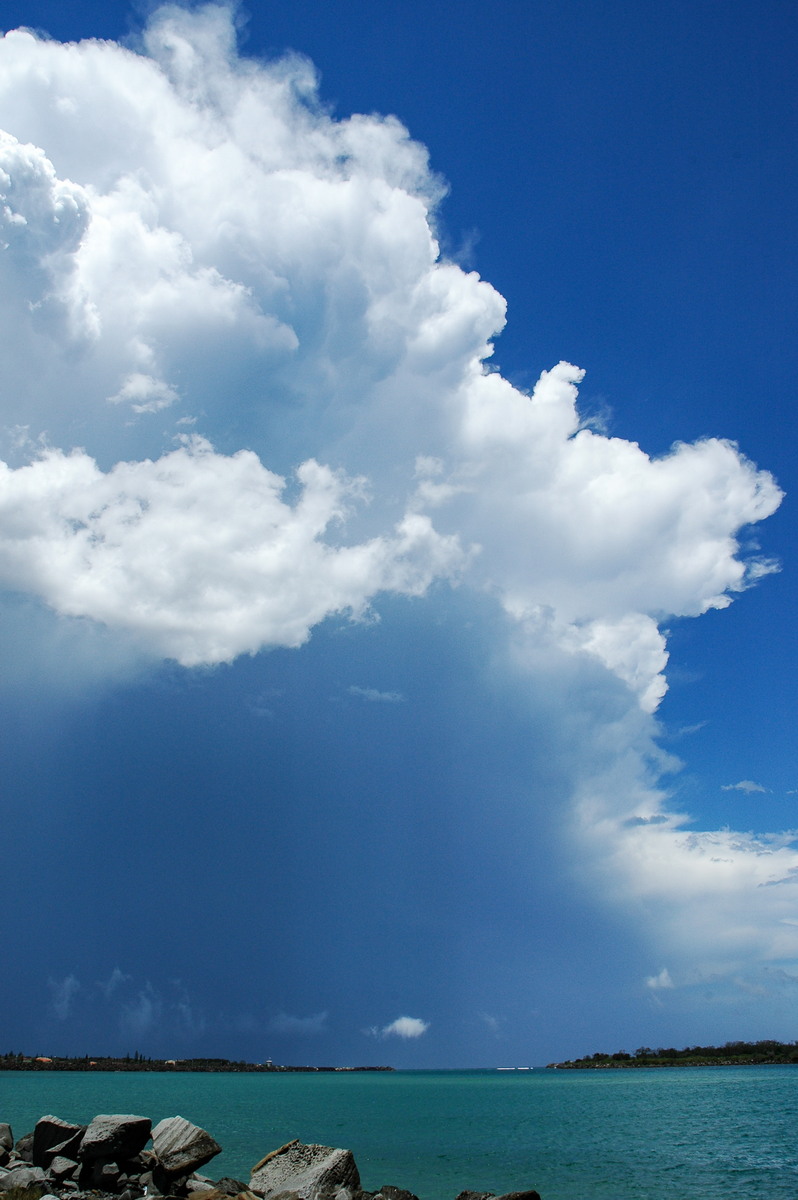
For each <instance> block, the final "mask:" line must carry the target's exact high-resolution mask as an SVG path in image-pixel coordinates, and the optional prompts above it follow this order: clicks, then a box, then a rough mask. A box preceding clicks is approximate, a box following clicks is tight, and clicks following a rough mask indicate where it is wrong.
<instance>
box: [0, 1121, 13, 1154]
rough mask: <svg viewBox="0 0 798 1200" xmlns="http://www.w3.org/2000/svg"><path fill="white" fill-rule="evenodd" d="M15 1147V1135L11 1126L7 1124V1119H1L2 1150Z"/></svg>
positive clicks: (0, 1143)
mask: <svg viewBox="0 0 798 1200" xmlns="http://www.w3.org/2000/svg"><path fill="white" fill-rule="evenodd" d="M13 1149H14V1135H13V1133H12V1132H11V1126H10V1125H6V1123H5V1121H0V1150H13Z"/></svg>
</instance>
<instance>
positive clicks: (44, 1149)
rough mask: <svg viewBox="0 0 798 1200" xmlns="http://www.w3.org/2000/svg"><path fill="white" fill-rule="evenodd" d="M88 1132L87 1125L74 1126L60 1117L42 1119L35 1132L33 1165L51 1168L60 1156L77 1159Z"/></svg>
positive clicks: (37, 1123)
mask: <svg viewBox="0 0 798 1200" xmlns="http://www.w3.org/2000/svg"><path fill="white" fill-rule="evenodd" d="M85 1132H86V1126H85V1125H73V1124H72V1123H71V1122H70V1121H62V1120H61V1118H60V1117H53V1116H47V1117H40V1118H39V1120H38V1121H37V1122H36V1128H35V1129H34V1131H33V1165H34V1166H36V1167H49V1165H50V1163H51V1162H52V1160H53V1159H54V1158H57V1157H58V1156H59V1154H61V1155H63V1156H64V1157H65V1158H77V1155H78V1147H79V1146H80V1143H81V1141H82V1139H83V1135H84V1133H85Z"/></svg>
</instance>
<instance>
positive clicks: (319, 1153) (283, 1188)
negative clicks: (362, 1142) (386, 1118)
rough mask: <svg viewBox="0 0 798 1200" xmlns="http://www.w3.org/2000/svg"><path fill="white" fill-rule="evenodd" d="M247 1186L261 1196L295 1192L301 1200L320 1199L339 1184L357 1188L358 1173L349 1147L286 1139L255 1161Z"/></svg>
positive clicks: (353, 1189) (342, 1186)
mask: <svg viewBox="0 0 798 1200" xmlns="http://www.w3.org/2000/svg"><path fill="white" fill-rule="evenodd" d="M249 1187H250V1191H252V1192H255V1194H256V1195H258V1196H263V1197H264V1198H268V1197H271V1196H276V1195H278V1194H279V1193H280V1192H296V1193H297V1195H298V1196H300V1197H302V1200H320V1197H322V1196H333V1195H334V1194H335V1192H337V1191H338V1189H339V1188H350V1189H351V1190H352V1191H353V1192H354V1191H357V1190H358V1189H359V1188H360V1173H359V1172H358V1169H357V1166H356V1164H355V1160H354V1157H353V1155H352V1151H351V1150H336V1149H334V1148H333V1147H332V1146H313V1145H311V1146H306V1145H304V1144H303V1143H302V1142H290V1143H289V1144H288V1145H287V1146H284V1147H282V1148H281V1150H280V1152H279V1153H277V1154H274V1155H267V1157H266V1159H265V1160H264V1159H262V1160H261V1162H260V1163H258V1165H257V1167H256V1169H255V1170H254V1171H253V1173H252V1178H251V1179H250V1181H249Z"/></svg>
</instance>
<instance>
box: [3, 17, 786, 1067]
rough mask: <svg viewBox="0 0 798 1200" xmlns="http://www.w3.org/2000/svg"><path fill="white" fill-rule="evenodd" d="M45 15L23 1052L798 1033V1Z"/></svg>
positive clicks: (294, 1052) (521, 1051) (29, 440)
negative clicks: (797, 490)
mask: <svg viewBox="0 0 798 1200" xmlns="http://www.w3.org/2000/svg"><path fill="white" fill-rule="evenodd" d="M0 19H1V21H2V28H3V29H4V30H5V31H7V35H6V37H5V39H4V40H3V42H2V44H1V45H0V57H1V58H2V63H1V64H0V129H3V130H5V134H4V135H3V136H2V139H1V140H0V190H2V192H3V199H2V204H1V205H0V216H1V217H2V222H3V228H2V230H0V245H1V246H2V256H1V257H0V264H1V265H0V270H2V272H3V281H2V289H1V295H2V299H0V305H1V306H2V321H0V339H1V340H2V355H3V363H4V370H3V375H2V379H0V400H1V401H2V406H3V419H2V423H1V425H2V427H1V428H0V457H1V458H2V459H3V461H4V463H5V466H4V468H3V472H2V476H1V477H0V585H2V587H3V589H4V590H3V593H2V613H3V622H2V632H0V640H1V641H2V651H3V660H4V663H5V670H4V672H3V678H2V681H0V707H2V714H3V728H4V730H5V733H6V736H5V737H4V738H3V743H2V746H0V761H1V762H2V780H3V796H4V817H3V826H4V843H5V846H6V852H5V854H4V856H3V869H4V876H5V881H6V895H7V896H8V897H9V898H10V904H9V912H8V917H7V922H6V942H5V944H6V960H7V961H8V962H13V963H14V970H15V981H14V986H13V988H12V987H11V986H10V985H9V986H7V987H6V988H5V989H4V992H3V997H2V1001H1V1002H0V1003H1V1004H2V1008H0V1012H1V1013H2V1027H3V1029H4V1030H5V1033H6V1041H7V1042H8V1048H9V1049H24V1050H29V1051H31V1052H34V1053H39V1052H41V1053H47V1052H52V1053H80V1054H82V1053H85V1052H90V1053H115V1052H121V1053H125V1052H127V1051H130V1052H133V1051H134V1050H136V1049H138V1050H139V1051H140V1052H142V1053H146V1054H153V1055H163V1056H168V1057H184V1056H188V1055H194V1054H207V1055H224V1056H227V1057H233V1058H247V1059H251V1060H254V1061H260V1060H262V1059H264V1058H266V1057H272V1058H273V1059H274V1060H275V1061H283V1062H297V1063H304V1062H311V1063H333V1064H351V1063H356V1062H388V1063H392V1064H394V1065H396V1066H491V1065H496V1064H499V1063H501V1064H507V1063H515V1062H519V1063H520V1062H533V1063H539V1062H544V1061H548V1060H550V1059H552V1058H560V1057H570V1056H573V1055H576V1054H580V1053H588V1052H592V1051H593V1050H598V1049H608V1050H613V1049H621V1048H623V1049H627V1050H633V1049H634V1048H635V1047H636V1046H638V1045H643V1044H645V1045H651V1046H656V1045H674V1044H677V1045H682V1044H690V1043H695V1042H710V1041H714V1042H718V1041H721V1042H722V1041H724V1040H727V1039H731V1038H761V1037H770V1036H774V1037H779V1038H787V1039H790V1040H791V1039H793V1038H794V1037H795V1028H794V1023H793V1013H794V998H795V994H796V987H798V906H797V905H796V900H798V895H797V894H796V884H795V878H796V872H798V848H796V845H795V842H794V841H793V834H792V832H791V831H793V830H794V827H795V826H796V825H797V824H798V822H796V816H795V808H796V794H798V792H797V789H798V771H796V765H795V756H794V749H793V746H794V732H793V726H794V713H795V710H796V703H795V702H796V695H795V686H796V685H795V678H796V639H795V615H794V606H793V603H792V598H793V592H794V571H795V561H794V549H793V547H794V545H795V536H794V534H795V515H794V507H793V501H792V495H793V493H794V480H793V477H794V474H795V466H794V454H793V447H792V437H793V428H794V418H793V407H794V405H793V383H792V380H793V379H794V378H795V376H796V363H795V358H796V350H795V337H794V326H795V312H796V304H795V300H796V295H795V290H796V283H795V280H796V245H795V224H794V212H795V201H796V194H795V193H796V179H797V178H798V175H797V173H796V145H795V137H794V129H795V116H796V87H795V83H794V55H795V48H796V30H795V18H794V13H793V12H792V11H791V8H790V6H788V5H787V4H783V3H766V4H759V5H753V4H747V3H739V4H734V3H733V4H726V5H722V6H721V5H716V4H712V3H706V4H700V5H696V4H690V5H688V4H680V3H675V2H669V3H665V4H662V5H658V6H648V5H646V6H640V5H634V4H631V3H620V2H618V3H608V4H606V5H602V6H596V5H589V4H586V3H557V4H554V3H548V2H546V3H530V4H524V5H521V4H505V5H500V6H499V7H498V10H496V8H495V6H492V7H489V6H484V5H480V4H477V3H466V4H462V5H459V6H457V8H456V10H453V9H452V6H451V5H448V4H447V5H444V4H442V3H427V4H424V5H421V4H415V3H407V4H403V5H401V6H399V5H389V4H383V5H379V6H375V5H366V4H363V3H359V2H358V3H355V2H353V0H350V2H345V3H337V4H335V5H328V4H322V3H319V2H318V0H307V2H305V3H294V4H292V5H283V6H278V5H276V4H275V5H271V4H269V5H267V4H261V5H252V6H249V7H241V8H240V9H239V10H237V11H235V12H234V11H231V10H230V9H227V8H224V7H208V8H202V7H199V6H197V7H194V8H182V9H176V8H167V9H159V8H157V7H153V8H152V9H151V10H149V9H148V10H147V11H146V12H145V11H144V10H143V9H140V8H134V7H130V6H128V5H126V4H116V3H112V4H107V5H104V6H102V8H101V9H100V8H99V7H98V8H96V9H95V8H94V7H93V6H92V5H89V4H85V5H81V4H75V5H70V6H69V7H68V8H64V6H55V5H51V4H46V3H24V4H18V3H6V4H4V6H3V10H2V16H1V18H0ZM20 27H25V28H27V29H28V30H29V31H33V32H32V33H31V32H27V33H26V32H21V33H19V32H17V33H13V32H9V31H14V30H16V29H18V28H20ZM46 35H49V36H46ZM81 39H105V40H104V41H96V40H95V41H82V42H81ZM75 42H81V44H80V45H68V44H67V43H75ZM505 314H506V325H505ZM558 364H560V365H559V366H558ZM544 373H545V374H544Z"/></svg>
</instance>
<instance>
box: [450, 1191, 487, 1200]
mask: <svg viewBox="0 0 798 1200" xmlns="http://www.w3.org/2000/svg"><path fill="white" fill-rule="evenodd" d="M493 1195H494V1193H493V1192H469V1191H465V1192H459V1193H458V1195H457V1196H455V1200H491V1198H492V1197H493Z"/></svg>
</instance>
